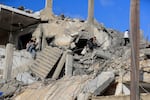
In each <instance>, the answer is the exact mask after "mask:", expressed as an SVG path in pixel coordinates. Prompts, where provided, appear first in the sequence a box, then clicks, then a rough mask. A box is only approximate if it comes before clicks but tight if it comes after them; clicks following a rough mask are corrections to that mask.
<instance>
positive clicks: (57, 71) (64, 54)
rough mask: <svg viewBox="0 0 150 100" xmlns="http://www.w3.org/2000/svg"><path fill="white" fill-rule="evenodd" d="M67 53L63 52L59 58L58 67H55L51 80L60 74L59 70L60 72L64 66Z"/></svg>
mask: <svg viewBox="0 0 150 100" xmlns="http://www.w3.org/2000/svg"><path fill="white" fill-rule="evenodd" d="M67 52H68V51H65V52H64V53H63V55H62V57H61V59H60V61H59V63H58V65H57V67H56V70H55V72H54V74H53V76H52V78H53V79H57V78H58V77H59V75H60V73H61V70H62V68H63V66H64V64H65V61H66V55H67Z"/></svg>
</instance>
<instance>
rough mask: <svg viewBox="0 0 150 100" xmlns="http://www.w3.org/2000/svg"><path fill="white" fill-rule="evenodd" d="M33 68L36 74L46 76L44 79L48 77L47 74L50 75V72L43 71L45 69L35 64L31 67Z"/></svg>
mask: <svg viewBox="0 0 150 100" xmlns="http://www.w3.org/2000/svg"><path fill="white" fill-rule="evenodd" d="M31 68H33V69H34V70H33V71H34V72H37V73H39V74H40V75H42V76H44V77H46V76H47V74H48V73H49V70H45V69H43V68H40V66H37V65H36V64H33V65H32V66H31Z"/></svg>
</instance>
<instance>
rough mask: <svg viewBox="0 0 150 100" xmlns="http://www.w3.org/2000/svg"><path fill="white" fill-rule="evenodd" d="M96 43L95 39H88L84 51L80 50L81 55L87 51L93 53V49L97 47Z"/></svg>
mask: <svg viewBox="0 0 150 100" xmlns="http://www.w3.org/2000/svg"><path fill="white" fill-rule="evenodd" d="M97 46H98V45H97V41H96V37H95V36H93V37H92V38H90V39H89V40H87V45H86V46H85V47H84V49H83V50H82V52H81V54H82V55H84V54H85V53H86V52H88V51H92V52H93V51H94V49H95V48H96V47H97Z"/></svg>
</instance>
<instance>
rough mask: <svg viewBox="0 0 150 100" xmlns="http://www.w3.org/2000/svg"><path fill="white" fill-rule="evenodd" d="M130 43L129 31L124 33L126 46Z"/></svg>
mask: <svg viewBox="0 0 150 100" xmlns="http://www.w3.org/2000/svg"><path fill="white" fill-rule="evenodd" d="M129 42H130V40H129V30H126V31H125V32H124V46H126V45H127V44H128V43H129Z"/></svg>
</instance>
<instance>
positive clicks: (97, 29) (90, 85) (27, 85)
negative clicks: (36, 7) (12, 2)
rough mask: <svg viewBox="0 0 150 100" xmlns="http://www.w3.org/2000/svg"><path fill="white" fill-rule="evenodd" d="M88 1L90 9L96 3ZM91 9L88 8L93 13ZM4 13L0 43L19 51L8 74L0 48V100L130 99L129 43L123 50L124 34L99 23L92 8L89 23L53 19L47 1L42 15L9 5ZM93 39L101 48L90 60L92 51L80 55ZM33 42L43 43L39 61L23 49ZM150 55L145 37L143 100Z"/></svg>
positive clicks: (0, 16) (145, 99)
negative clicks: (93, 37) (12, 45)
mask: <svg viewBox="0 0 150 100" xmlns="http://www.w3.org/2000/svg"><path fill="white" fill-rule="evenodd" d="M89 2H91V3H90V4H92V0H89ZM90 4H89V7H91V8H93V6H92V5H90ZM0 8H1V11H0V23H1V24H0V34H1V36H0V38H1V41H2V42H0V43H1V45H6V44H7V43H8V42H10V43H13V44H14V45H15V46H14V47H15V48H16V49H18V50H15V51H14V53H13V61H12V63H13V64H12V71H11V72H10V71H8V72H10V73H8V72H7V71H5V70H7V69H6V68H5V67H4V65H6V64H5V63H6V62H5V61H7V60H6V58H7V57H6V55H7V54H6V55H5V53H7V51H6V52H5V47H4V46H2V48H1V69H0V70H1V73H0V74H1V81H0V83H1V84H0V94H1V97H0V98H2V99H4V98H5V99H14V100H24V99H29V100H37V99H39V100H47V99H48V100H89V99H91V100H108V99H110V98H111V99H113V100H117V99H118V98H121V99H122V100H126V99H127V100H128V99H129V95H130V71H131V70H130V66H131V65H130V62H131V61H130V56H131V50H130V44H128V45H127V46H124V45H123V44H124V40H123V34H122V33H121V32H119V31H116V30H114V29H108V28H106V27H105V26H104V25H102V24H100V23H98V22H97V21H96V20H95V19H94V18H93V15H92V14H93V11H90V10H91V9H89V14H90V16H89V17H88V20H87V21H85V20H81V19H75V18H74V19H71V18H68V17H65V16H64V15H61V16H56V15H54V14H53V12H52V0H47V5H46V7H45V9H44V10H42V11H41V12H40V14H37V13H29V12H26V11H25V10H22V9H21V10H20V9H16V8H12V7H8V6H5V5H0ZM6 23H7V24H6ZM92 36H95V37H96V38H97V41H98V43H99V44H100V46H99V47H98V48H96V49H97V51H98V52H97V53H96V54H95V56H94V57H92V58H91V56H92V53H93V52H87V53H86V54H84V55H82V54H81V52H82V50H83V49H84V47H85V46H86V44H87V41H88V40H89V39H90V38H91V37H92ZM31 37H36V38H39V39H40V51H38V52H37V56H36V59H35V60H33V59H32V57H31V56H30V54H29V53H28V52H27V51H26V50H24V49H25V47H26V43H27V42H28V41H29V39H30V38H31ZM14 47H13V48H14ZM6 49H7V48H6ZM149 51H150V49H149V43H148V42H147V41H145V40H144V39H143V38H141V42H140V76H141V77H140V93H143V94H142V96H141V98H142V99H143V100H148V98H149V96H150V95H149V94H148V93H149V91H150V84H149V83H150V80H149V75H150V74H149V72H150V68H149V63H150V60H149ZM16 62H17V64H15V63H16ZM18 62H19V63H18ZM6 72H7V73H6ZM4 73H6V74H11V75H10V76H11V78H10V79H7V80H6V79H5V78H4V79H2V77H4V75H5V74H4ZM6 76H7V75H6Z"/></svg>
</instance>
